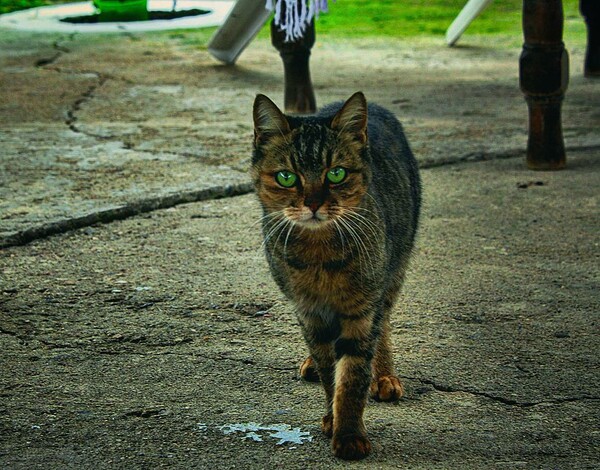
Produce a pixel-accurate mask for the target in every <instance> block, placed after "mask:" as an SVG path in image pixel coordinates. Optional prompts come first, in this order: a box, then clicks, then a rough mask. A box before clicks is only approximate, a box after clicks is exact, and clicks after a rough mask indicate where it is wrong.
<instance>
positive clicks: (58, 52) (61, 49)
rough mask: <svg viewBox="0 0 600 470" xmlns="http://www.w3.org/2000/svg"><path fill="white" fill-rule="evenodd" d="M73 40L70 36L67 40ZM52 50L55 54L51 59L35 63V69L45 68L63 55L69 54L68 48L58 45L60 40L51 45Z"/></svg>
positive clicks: (43, 59)
mask: <svg viewBox="0 0 600 470" xmlns="http://www.w3.org/2000/svg"><path fill="white" fill-rule="evenodd" d="M73 38H74V35H71V36H70V38H69V40H73ZM52 48H53V49H54V50H55V51H56V53H55V54H54V55H53V56H51V57H47V58H42V59H39V60H37V61H36V62H35V66H36V67H45V66H47V65H50V64H53V63H54V62H56V61H57V60H58V59H59V58H60V57H62V55H63V54H68V53H69V52H71V50H70V49H69V48H67V47H64V46H61V45H60V40H57V41H54V43H53V44H52Z"/></svg>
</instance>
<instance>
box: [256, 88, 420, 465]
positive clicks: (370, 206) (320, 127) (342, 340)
mask: <svg viewBox="0 0 600 470" xmlns="http://www.w3.org/2000/svg"><path fill="white" fill-rule="evenodd" d="M253 118H254V146H253V148H254V151H253V156H252V165H251V176H252V179H253V181H254V185H255V189H256V194H257V196H258V199H259V201H260V203H261V205H262V209H263V217H262V226H263V235H264V246H265V252H266V257H267V261H268V264H269V267H270V270H271V274H272V276H273V278H274V279H275V281H276V283H277V284H278V286H279V287H280V288H281V290H282V291H283V293H284V294H285V295H286V296H287V297H288V298H289V299H290V300H291V301H292V302H293V303H294V304H295V309H296V314H297V318H298V321H299V323H300V326H301V328H302V333H303V335H304V338H305V340H306V343H307V345H308V348H309V351H310V356H309V357H308V358H307V359H306V360H305V361H304V363H303V364H302V366H301V369H300V373H301V375H302V376H303V377H304V378H308V379H310V378H311V377H317V376H318V377H319V378H320V380H321V383H322V385H323V388H324V389H325V395H326V407H327V408H326V410H327V412H326V414H325V416H324V417H323V420H322V423H321V426H322V430H323V432H324V433H325V435H327V436H329V437H332V448H333V452H334V454H335V455H336V456H337V457H340V458H343V459H348V460H358V459H361V458H364V457H366V456H367V455H368V454H369V453H370V452H371V443H370V441H369V439H368V437H367V432H366V429H365V425H364V422H363V412H364V408H365V405H366V401H367V398H368V395H369V392H370V394H371V396H372V397H373V398H375V399H376V400H381V401H394V400H398V399H399V398H400V396H401V395H402V393H403V389H402V385H401V383H400V381H399V379H398V378H397V377H396V376H395V375H394V369H393V364H392V357H391V344H390V311H391V309H392V306H393V305H394V303H395V301H396V299H397V297H398V294H399V291H400V288H401V286H402V283H403V281H404V277H405V272H406V269H407V265H408V262H409V257H410V254H411V251H412V250H413V245H414V240H415V235H416V230H417V224H418V219H419V211H420V205H421V183H420V177H419V172H418V167H417V163H416V161H415V159H414V156H413V154H412V152H411V150H410V147H409V145H408V142H407V140H406V138H405V136H404V132H403V130H402V126H401V124H400V123H399V122H398V120H397V119H396V117H395V116H394V115H393V114H392V113H391V112H389V111H387V110H386V109H384V108H382V107H380V106H378V105H376V104H367V102H366V99H365V96H364V95H363V93H361V92H357V93H355V94H354V95H352V96H351V97H350V98H349V99H348V100H347V101H346V102H345V103H334V104H331V105H328V106H326V107H325V108H323V109H322V110H321V112H320V113H318V114H316V115H313V116H286V115H284V114H283V113H282V112H281V111H280V110H279V108H278V107H277V106H276V105H275V104H274V103H273V102H272V101H271V100H270V99H269V98H267V97H266V96H264V95H257V96H256V99H255V101H254V109H253ZM317 373H318V375H317Z"/></svg>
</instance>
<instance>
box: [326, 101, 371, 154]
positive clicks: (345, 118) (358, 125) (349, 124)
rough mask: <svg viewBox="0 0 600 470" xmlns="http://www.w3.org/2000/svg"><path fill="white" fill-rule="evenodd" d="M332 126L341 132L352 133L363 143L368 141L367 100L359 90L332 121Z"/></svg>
mask: <svg viewBox="0 0 600 470" xmlns="http://www.w3.org/2000/svg"><path fill="white" fill-rule="evenodd" d="M331 128H332V129H333V130H334V131H338V132H340V133H342V132H344V133H350V134H352V135H354V136H355V137H356V138H357V139H358V140H359V141H360V142H362V143H363V144H364V143H366V142H367V100H366V98H365V95H363V94H362V92H360V91H357V92H356V93H354V94H353V95H352V96H351V97H350V98H348V101H346V102H345V103H344V106H342V109H340V110H339V111H338V113H337V114H336V115H335V116H334V118H333V121H331Z"/></svg>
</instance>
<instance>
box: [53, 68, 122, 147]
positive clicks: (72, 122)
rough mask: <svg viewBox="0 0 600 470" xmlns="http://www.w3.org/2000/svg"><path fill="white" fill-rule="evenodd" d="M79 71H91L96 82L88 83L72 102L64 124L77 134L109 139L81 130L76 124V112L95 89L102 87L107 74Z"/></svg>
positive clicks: (89, 98) (106, 79) (88, 99)
mask: <svg viewBox="0 0 600 470" xmlns="http://www.w3.org/2000/svg"><path fill="white" fill-rule="evenodd" d="M80 73H93V74H95V75H96V79H97V80H98V82H97V83H94V84H92V85H90V86H89V87H88V89H87V90H86V91H85V92H84V93H83V94H82V95H81V97H80V98H79V99H77V100H76V101H75V102H74V103H73V105H72V106H71V108H70V109H69V110H68V111H67V119H66V120H65V124H66V125H67V126H68V127H69V129H71V130H72V131H73V132H76V133H78V134H85V135H87V136H90V137H94V138H96V139H101V140H111V139H112V138H111V137H104V136H100V135H94V134H90V133H86V132H83V131H82V130H81V129H79V128H78V127H77V126H76V122H77V112H78V111H80V110H81V107H82V106H83V105H84V104H85V103H87V102H88V101H90V100H91V99H92V98H93V97H94V93H96V90H98V89H99V88H100V87H102V86H103V85H104V84H105V83H106V82H107V81H108V80H109V77H108V76H106V75H103V74H101V73H99V72H80Z"/></svg>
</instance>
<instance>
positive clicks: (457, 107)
mask: <svg viewBox="0 0 600 470" xmlns="http://www.w3.org/2000/svg"><path fill="white" fill-rule="evenodd" d="M195 34H196V33H194V32H176V33H160V34H156V33H154V34H139V35H137V34H136V35H131V34H126V35H105V36H84V35H72V36H57V35H50V34H39V35H32V34H25V33H14V32H8V31H0V152H1V153H0V171H1V173H0V247H2V249H1V250H0V273H1V274H0V275H1V278H0V348H1V351H2V354H1V356H0V467H1V468H9V469H30V468H45V469H47V468H52V469H54V468H56V469H59V468H60V469H62V468H77V469H98V468H102V469H103V468H148V469H154V468H186V469H188V468H238V469H239V468H252V469H255V468H256V469H264V468H285V469H288V468H290V469H296V468H297V469H309V468H310V469H312V468H319V469H321V468H322V469H326V468H327V469H328V468H410V469H419V468H421V469H434V468H454V469H468V468H473V469H481V468H506V469H514V468H544V469H581V468H589V469H592V468H598V467H599V466H600V457H599V456H600V412H599V399H600V372H599V371H600V364H599V362H600V361H599V356H598V351H599V350H600V323H599V317H598V312H599V311H600V294H599V282H600V268H599V266H600V246H599V244H600V217H599V211H598V198H599V188H600V158H599V157H600V132H599V129H600V82H597V81H592V80H587V79H584V78H583V77H582V74H581V63H582V53H583V48H584V45H583V44H580V43H574V44H573V43H569V40H568V38H566V42H567V47H568V49H569V51H570V54H571V64H572V66H571V82H570V87H569V90H568V94H567V98H566V100H565V103H564V113H563V124H564V131H565V140H566V145H567V148H568V149H569V151H568V169H566V170H564V171H561V172H557V173H547V172H531V171H528V170H526V169H525V167H524V148H525V142H526V125H527V122H526V106H525V103H524V101H523V97H522V95H521V93H520V91H519V89H518V79H517V77H518V68H517V67H518V66H517V63H518V62H517V59H518V54H519V48H518V47H515V46H513V45H510V44H511V42H510V41H506V43H503V42H502V41H500V42H498V43H490V42H489V41H487V40H484V39H481V40H478V39H476V38H475V39H471V41H470V42H468V41H463V46H462V47H459V48H454V49H448V48H445V47H444V46H442V45H441V44H439V43H434V42H433V41H431V40H421V41H418V42H411V43H407V42H403V41H393V40H392V41H390V40H387V41H386V42H383V41H375V40H373V41H360V42H358V41H344V42H342V41H339V42H335V41H327V42H324V43H319V45H318V46H316V47H315V49H314V51H313V59H312V68H313V78H314V82H315V87H316V92H317V97H318V100H319V103H320V104H324V103H326V102H328V101H331V100H339V99H345V98H347V97H348V96H350V94H352V93H353V92H354V91H356V90H358V89H361V90H362V91H364V92H365V94H366V96H367V98H368V99H372V100H374V101H377V102H379V103H380V104H382V105H384V106H387V107H389V108H390V109H391V110H392V111H394V112H395V113H396V114H397V115H398V117H399V118H400V119H401V120H402V121H403V123H404V125H405V128H406V131H407V134H408V137H409V140H410V141H411V143H412V146H413V150H414V152H415V154H416V155H417V158H418V159H419V161H420V163H421V166H422V168H423V169H422V176H423V182H424V194H425V197H424V214H423V219H422V220H423V222H422V225H421V228H420V232H419V237H418V248H417V250H416V253H415V256H414V259H413V263H412V268H411V271H410V273H409V276H408V280H407V283H406V285H405V289H404V295H403V297H402V299H401V302H400V303H399V305H398V306H397V309H396V316H395V318H394V319H393V331H394V341H395V349H394V352H395V359H396V364H397V370H398V374H399V376H401V377H402V379H403V381H404V384H405V386H406V389H407V395H406V397H405V398H403V399H402V400H401V401H400V402H399V403H397V404H379V403H373V402H371V403H369V405H368V407H367V411H366V424H367V427H368V429H369V432H370V436H371V438H372V441H373V444H374V452H373V454H372V455H371V456H369V457H368V459H367V460H366V461H364V462H359V463H351V464H347V463H344V462H340V461H337V460H336V459H335V458H333V457H332V455H331V452H330V448H329V446H330V443H329V441H328V439H327V438H325V437H324V436H322V435H321V433H320V428H319V420H320V417H321V415H322V413H323V403H322V402H323V393H322V391H321V389H320V386H318V385H314V384H308V383H304V382H302V381H301V380H299V378H298V373H297V366H298V365H299V363H300V362H301V361H302V359H303V358H304V355H305V354H306V348H305V346H304V344H303V341H302V339H301V336H300V332H299V329H298V326H297V325H296V322H295V320H294V316H293V312H292V310H291V307H290V305H289V304H288V303H287V302H286V300H285V299H284V298H283V297H282V295H281V294H280V293H279V292H278V291H277V289H276V287H275V285H274V283H273V282H272V280H271V279H270V276H269V274H268V272H267V268H266V263H265V261H264V258H263V253H262V251H261V237H260V233H259V228H258V226H257V225H256V224H255V222H256V220H257V219H258V217H259V209H258V205H257V203H256V201H255V197H254V195H253V194H246V193H248V192H249V190H250V185H249V180H248V176H247V172H246V171H247V167H248V162H249V156H250V142H251V134H252V126H251V112H250V110H251V103H252V99H253V97H254V95H255V94H256V93H258V92H261V93H266V94H267V95H269V96H271V97H272V98H274V99H275V100H276V101H277V102H278V103H281V99H282V96H281V95H282V91H281V90H282V71H281V64H280V60H279V57H278V55H277V53H276V52H275V51H274V50H273V49H272V48H271V47H270V45H269V43H268V42H267V41H261V40H259V41H255V42H254V43H253V44H252V45H251V47H250V48H249V49H248V50H247V51H246V52H245V53H244V55H243V56H242V57H241V58H240V61H239V63H238V64H237V65H236V66H235V67H226V66H223V65H220V64H218V63H217V62H216V61H214V60H213V59H212V58H211V57H210V56H209V54H208V53H207V52H206V51H205V50H204V49H202V48H200V47H198V41H197V39H196V36H195ZM101 222H102V223H101Z"/></svg>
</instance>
